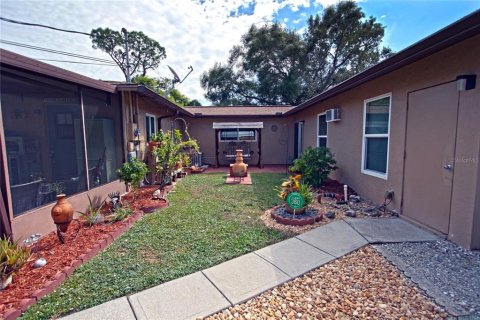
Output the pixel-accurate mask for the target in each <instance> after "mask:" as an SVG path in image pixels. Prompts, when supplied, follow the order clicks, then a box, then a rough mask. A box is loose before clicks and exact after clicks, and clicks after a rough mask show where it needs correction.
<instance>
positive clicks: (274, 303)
mask: <svg viewBox="0 0 480 320" xmlns="http://www.w3.org/2000/svg"><path fill="white" fill-rule="evenodd" d="M447 317H449V314H448V313H447V312H446V311H445V310H444V309H442V308H441V307H439V306H438V305H436V304H435V303H434V302H433V301H432V299H430V298H429V297H428V296H426V295H425V294H424V292H423V291H422V290H421V289H419V288H418V287H416V286H415V285H414V284H413V283H412V282H411V281H410V280H408V279H407V278H406V277H405V276H404V275H403V274H402V273H401V272H399V271H398V269H397V268H396V267H395V266H393V265H392V264H390V263H389V262H388V261H387V260H386V259H385V258H384V257H383V256H381V255H380V254H379V253H378V252H377V251H375V249H373V248H372V247H364V248H362V249H360V250H358V251H356V252H353V253H351V254H349V255H347V256H345V257H343V258H340V259H337V260H335V261H333V262H330V263H328V264H326V265H324V266H322V267H320V268H318V269H316V270H314V271H311V272H309V273H307V274H305V275H304V276H302V277H300V278H297V279H294V280H292V281H290V282H287V283H284V284H283V285H281V286H279V287H276V288H274V289H272V290H269V291H267V292H265V293H263V294H261V295H260V296H258V297H255V298H252V299H250V300H248V301H247V302H245V303H243V304H240V305H237V306H234V307H231V308H229V309H227V310H224V311H223V312H220V313H217V314H216V315H213V316H211V317H209V318H208V319H211V320H215V319H222V320H223V319H405V320H406V319H445V318H447Z"/></svg>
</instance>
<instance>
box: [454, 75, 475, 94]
mask: <svg viewBox="0 0 480 320" xmlns="http://www.w3.org/2000/svg"><path fill="white" fill-rule="evenodd" d="M476 82H477V75H476V74H463V75H460V76H457V91H466V90H472V89H475V83H476Z"/></svg>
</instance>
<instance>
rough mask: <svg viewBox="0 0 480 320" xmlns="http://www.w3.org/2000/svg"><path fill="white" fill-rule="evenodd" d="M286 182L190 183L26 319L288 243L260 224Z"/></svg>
mask: <svg viewBox="0 0 480 320" xmlns="http://www.w3.org/2000/svg"><path fill="white" fill-rule="evenodd" d="M282 178H284V175H282V174H267V173H261V174H252V179H253V182H254V184H253V185H250V186H248V185H226V184H224V181H225V175H224V174H200V175H189V176H188V177H187V178H185V179H183V180H182V181H181V182H180V183H179V184H177V186H176V187H175V192H173V193H171V194H169V196H168V198H169V201H170V206H169V207H168V208H166V209H163V210H161V211H159V212H156V213H153V214H150V215H148V216H145V217H144V218H143V219H142V220H141V221H139V222H137V223H136V224H135V225H134V226H133V227H132V228H131V229H130V230H128V231H127V232H126V233H125V234H124V235H123V236H122V237H121V238H119V239H117V240H116V241H115V242H114V243H112V245H110V247H108V248H107V250H105V251H104V252H102V253H101V254H100V255H98V256H97V257H95V258H94V259H93V260H91V261H89V262H88V263H86V264H84V265H82V266H81V267H80V268H79V269H77V270H76V271H75V273H74V274H73V275H72V276H71V277H70V278H69V279H68V280H67V281H66V282H65V283H64V284H63V285H62V286H61V287H59V288H58V289H57V290H55V291H54V292H53V293H52V294H50V295H48V296H47V297H45V298H43V299H42V300H41V301H40V302H39V303H37V304H36V305H34V306H33V307H31V308H30V309H28V311H27V312H26V313H25V314H24V315H23V316H22V318H21V319H49V318H51V317H58V316H61V315H65V314H67V313H71V312H75V311H79V310H82V309H86V308H89V307H92V306H95V305H98V304H101V303H103V302H106V301H109V300H111V299H114V298H117V297H121V296H124V295H127V294H131V293H134V292H138V291H141V290H144V289H146V288H149V287H152V286H156V285H158V284H161V283H163V282H167V281H170V280H173V279H176V278H179V277H182V276H185V275H188V274H191V273H193V272H196V271H199V270H202V269H205V268H208V267H211V266H214V265H217V264H219V263H221V262H224V261H226V260H230V259H232V258H235V257H237V256H240V255H242V254H245V253H247V252H251V251H254V250H257V249H259V248H262V247H265V246H267V245H270V244H272V243H275V242H278V241H280V240H283V239H285V238H287V237H288V235H287V234H284V233H281V232H279V231H276V230H271V229H267V228H266V227H265V226H264V225H263V224H262V223H261V221H260V220H259V216H260V215H261V214H262V213H263V212H264V211H265V210H266V209H268V208H270V207H272V206H273V205H275V204H277V203H278V197H277V196H276V193H275V191H274V190H273V187H274V186H275V185H278V184H279V183H280V181H281V179H282Z"/></svg>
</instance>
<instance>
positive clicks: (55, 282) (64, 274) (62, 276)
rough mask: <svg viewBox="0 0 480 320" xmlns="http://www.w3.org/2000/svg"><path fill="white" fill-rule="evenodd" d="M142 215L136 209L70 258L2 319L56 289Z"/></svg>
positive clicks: (13, 316)
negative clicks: (69, 262)
mask: <svg viewBox="0 0 480 320" xmlns="http://www.w3.org/2000/svg"><path fill="white" fill-rule="evenodd" d="M142 217H143V211H142V210H138V211H136V212H135V213H134V214H132V215H131V216H130V219H128V220H127V221H125V223H123V224H122V225H121V226H120V227H119V228H117V229H116V230H114V231H111V232H109V233H107V234H105V235H104V236H102V237H101V238H100V239H98V240H97V241H96V242H95V243H94V244H93V246H92V247H90V248H89V249H87V250H86V251H85V253H82V254H80V255H79V256H78V257H77V258H76V259H74V260H72V262H71V264H70V266H66V267H64V268H63V269H62V270H61V271H58V272H57V273H56V274H55V276H53V277H52V278H51V279H50V281H47V282H45V283H44V284H43V286H42V288H41V289H38V290H35V291H34V292H33V293H31V294H30V296H29V297H28V298H25V299H22V300H21V301H20V305H19V307H18V308H11V309H8V310H6V311H5V313H4V314H3V319H5V320H15V319H17V318H18V317H19V316H20V315H21V314H22V312H25V311H26V310H27V309H28V308H29V307H30V306H32V305H34V304H35V303H37V301H39V300H40V299H42V298H43V297H45V296H46V295H48V294H50V293H52V292H53V291H54V290H55V289H57V288H58V287H59V286H60V285H61V284H62V283H63V282H64V281H65V280H66V279H67V278H68V277H69V276H70V275H71V274H72V273H73V272H74V271H75V270H76V269H78V268H79V267H80V266H81V265H82V264H84V263H85V262H87V261H89V260H91V259H93V258H94V257H95V256H96V255H97V254H98V253H100V251H102V250H103V249H105V248H107V247H108V246H109V245H110V244H111V243H112V242H113V241H114V240H115V239H117V238H119V237H120V236H121V235H122V234H123V233H124V232H125V231H127V230H128V229H130V227H131V226H132V225H134V224H135V223H136V222H137V221H138V220H140V219H141V218H142Z"/></svg>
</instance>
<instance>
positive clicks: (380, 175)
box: [361, 92, 392, 180]
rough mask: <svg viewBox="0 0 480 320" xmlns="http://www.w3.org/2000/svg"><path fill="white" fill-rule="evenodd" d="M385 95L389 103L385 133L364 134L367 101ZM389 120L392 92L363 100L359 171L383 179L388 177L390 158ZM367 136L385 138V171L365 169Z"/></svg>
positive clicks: (390, 119) (381, 97)
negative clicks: (360, 164) (360, 163)
mask: <svg viewBox="0 0 480 320" xmlns="http://www.w3.org/2000/svg"><path fill="white" fill-rule="evenodd" d="M387 97H388V98H390V103H389V105H388V130H387V133H381V134H365V127H366V121H367V103H368V102H371V101H375V100H379V99H383V98H387ZM391 121H392V93H391V92H389V93H386V94H382V95H380V96H376V97H373V98H370V99H367V100H364V101H363V129H362V167H361V171H362V173H363V174H367V175H370V176H373V177H377V178H380V179H384V180H387V179H388V164H389V160H390V126H391ZM368 138H387V166H386V170H385V173H382V172H378V171H373V170H368V169H365V163H366V161H365V160H366V159H365V157H366V156H367V155H366V153H365V152H366V148H365V145H366V143H365V142H366V141H367V139H368Z"/></svg>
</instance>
